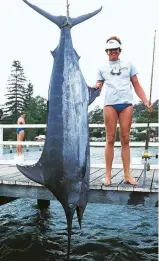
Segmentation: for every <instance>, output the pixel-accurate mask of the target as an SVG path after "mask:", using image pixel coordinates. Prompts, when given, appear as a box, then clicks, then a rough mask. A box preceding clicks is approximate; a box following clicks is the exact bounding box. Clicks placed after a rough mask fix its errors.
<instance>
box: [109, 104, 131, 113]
mask: <svg viewBox="0 0 159 261" xmlns="http://www.w3.org/2000/svg"><path fill="white" fill-rule="evenodd" d="M107 106H112V107H113V108H114V109H115V110H116V112H117V113H120V112H121V111H123V110H124V109H125V108H127V107H129V106H132V103H127V104H126V103H125V104H115V105H107Z"/></svg>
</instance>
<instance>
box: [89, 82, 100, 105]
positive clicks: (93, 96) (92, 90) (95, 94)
mask: <svg viewBox="0 0 159 261" xmlns="http://www.w3.org/2000/svg"><path fill="white" fill-rule="evenodd" d="M88 91H89V102H88V105H90V104H91V103H92V102H93V101H94V100H95V99H96V98H97V97H98V96H99V95H100V89H95V88H92V87H89V86H88Z"/></svg>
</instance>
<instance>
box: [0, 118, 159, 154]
mask: <svg viewBox="0 0 159 261" xmlns="http://www.w3.org/2000/svg"><path fill="white" fill-rule="evenodd" d="M19 127H20V128H25V129H30V128H34V129H35V128H46V124H25V125H23V124H20V125H18V124H0V155H2V154H3V146H4V145H6V146H16V145H18V144H19V145H25V146H27V147H28V146H42V145H43V144H44V141H4V140H3V131H4V129H11V128H12V129H16V128H19ZM117 127H119V124H117ZM144 127H145V128H146V127H147V123H133V124H132V126H131V129H134V128H144ZM150 127H151V128H158V127H159V123H150ZM89 128H105V125H104V124H89ZM90 146H92V147H103V146H105V142H97V141H95V142H90ZM120 146H121V143H120V142H117V141H116V142H115V147H120ZM144 146H145V142H136V141H132V142H130V147H144ZM149 146H150V147H159V142H158V141H157V142H151V141H150V142H149Z"/></svg>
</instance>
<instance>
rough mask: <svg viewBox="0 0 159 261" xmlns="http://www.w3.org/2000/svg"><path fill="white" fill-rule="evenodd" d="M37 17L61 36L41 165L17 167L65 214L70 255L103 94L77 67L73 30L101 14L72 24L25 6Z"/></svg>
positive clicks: (84, 201)
mask: <svg viewBox="0 0 159 261" xmlns="http://www.w3.org/2000/svg"><path fill="white" fill-rule="evenodd" d="M23 1H24V2H25V3H26V4H27V5H29V6H30V7H31V8H33V9H34V10H35V11H37V12H38V13H40V14H41V15H43V16H44V17H46V18H47V19H49V20H50V21H51V22H53V23H55V24H56V25H57V26H58V27H59V28H60V30H61V36H60V41H59V44H58V46H57V48H56V49H55V50H54V51H52V52H51V53H52V56H53V58H54V63H53V69H52V74H51V79H50V86H49V98H48V100H49V106H48V108H49V109H48V121H47V129H46V141H45V144H44V149H43V152H42V155H41V157H40V159H39V161H38V162H37V163H36V164H35V165H32V166H20V165H17V168H18V170H19V171H20V172H21V173H23V174H24V175H25V176H26V177H28V178H29V179H31V180H33V181H35V182H37V183H40V184H42V185H44V186H45V187H47V188H48V189H49V190H50V191H51V192H52V193H53V194H54V196H55V197H56V199H57V200H58V201H59V202H60V203H61V205H62V206H63V208H64V211H65V214H66V218H67V227H68V253H67V259H69V254H70V241H71V230H72V219H73V216H74V213H75V211H76V212H77V216H78V221H79V225H80V227H81V220H82V217H83V213H84V210H85V207H86V205H87V201H88V191H89V177H90V149H89V127H88V105H89V104H90V103H92V102H93V101H94V99H95V98H96V97H97V96H98V95H99V90H98V89H94V88H91V87H89V86H87V84H86V82H85V80H84V77H83V75H82V73H81V70H80V67H79V56H78V54H77V53H76V51H75V49H74V48H73V44H72V38H71V31H70V30H71V28H72V27H73V26H75V25H77V24H79V23H81V22H83V21H85V20H87V19H89V18H91V17H93V16H94V15H96V14H98V13H99V12H100V11H101V9H102V7H101V8H100V9H98V10H96V11H94V12H92V13H89V14H86V15H82V16H79V17H77V18H70V17H66V16H54V15H52V14H49V13H48V12H46V11H44V10H42V9H40V8H39V7H37V6H35V5H33V4H31V3H29V2H28V1H26V0H23Z"/></svg>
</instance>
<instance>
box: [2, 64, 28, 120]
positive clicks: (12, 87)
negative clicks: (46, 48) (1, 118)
mask: <svg viewBox="0 0 159 261" xmlns="http://www.w3.org/2000/svg"><path fill="white" fill-rule="evenodd" d="M25 85H26V78H25V75H24V69H23V67H22V65H21V63H20V61H18V60H14V61H13V64H12V67H11V74H10V76H9V79H8V82H7V91H8V93H7V94H6V97H7V102H6V103H5V109H4V113H5V115H7V116H8V117H9V118H10V117H11V118H12V119H13V120H14V121H16V120H17V118H18V116H19V114H20V113H21V112H22V111H23V110H24V107H25V95H24V94H25Z"/></svg>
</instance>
